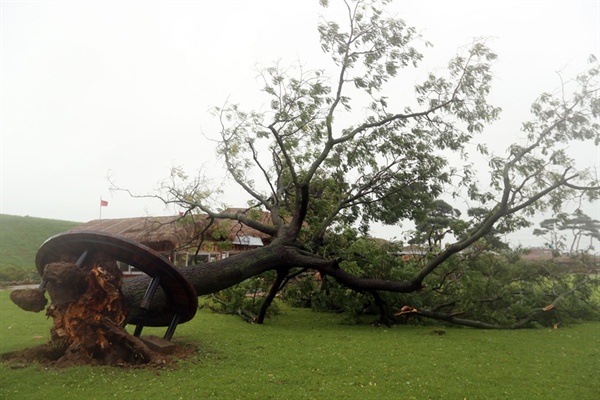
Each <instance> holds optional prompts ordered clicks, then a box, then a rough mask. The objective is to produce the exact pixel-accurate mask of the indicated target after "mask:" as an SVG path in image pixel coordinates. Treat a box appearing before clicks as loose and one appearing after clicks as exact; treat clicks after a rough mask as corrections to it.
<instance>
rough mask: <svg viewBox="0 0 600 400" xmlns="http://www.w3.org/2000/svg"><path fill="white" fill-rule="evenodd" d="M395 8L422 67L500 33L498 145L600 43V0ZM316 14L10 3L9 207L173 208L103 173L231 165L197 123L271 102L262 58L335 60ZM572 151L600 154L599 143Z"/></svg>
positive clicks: (5, 80)
mask: <svg viewBox="0 0 600 400" xmlns="http://www.w3.org/2000/svg"><path fill="white" fill-rule="evenodd" d="M331 1H332V2H335V0H331ZM393 8H394V10H396V11H397V14H398V16H399V17H401V18H403V19H404V20H405V21H406V22H407V23H408V24H409V25H412V26H415V27H417V28H418V29H419V31H421V33H422V34H423V36H424V37H425V39H427V40H429V41H431V42H432V43H433V45H434V47H433V48H432V49H429V50H427V52H426V56H427V58H426V60H425V61H424V62H423V63H422V68H424V70H425V69H435V68H440V67H443V66H444V64H445V62H446V61H447V60H448V59H449V58H450V57H452V55H454V54H455V53H456V51H457V49H458V48H459V47H461V46H463V45H466V44H468V43H469V42H470V41H471V40H472V38H473V37H482V36H484V37H491V38H492V40H491V41H490V42H489V44H490V46H491V47H492V48H493V49H494V50H495V51H496V52H497V53H498V55H499V57H500V59H499V62H498V63H497V65H496V68H495V72H496V76H497V79H496V84H495V88H496V89H495V90H494V92H493V94H492V100H493V102H494V104H495V105H499V106H501V107H502V108H503V109H504V112H503V114H502V120H501V121H500V122H499V123H497V124H495V125H494V126H493V127H491V128H490V129H489V130H488V131H487V132H486V134H485V136H484V138H485V140H486V141H489V143H491V144H492V145H493V146H495V145H496V144H498V146H502V147H503V146H504V145H505V144H507V143H510V142H512V141H514V140H518V139H519V137H520V133H519V127H520V124H521V122H523V121H525V120H527V119H528V118H529V114H528V111H529V105H530V104H531V102H532V101H533V100H535V98H536V97H537V95H539V94H540V93H541V92H543V91H549V90H553V89H555V88H556V87H557V86H558V85H559V84H560V81H559V79H558V75H557V74H556V71H562V74H563V75H564V76H566V77H569V76H573V75H574V74H576V73H577V72H579V71H581V70H582V69H584V68H585V65H586V60H587V58H588V56H589V55H590V54H596V55H598V54H599V53H600V44H599V40H600V8H599V1H578V0H571V1H527V0H521V1H506V0H504V1H491V0H490V1H485V0H478V1H427V0H424V1H396V2H395V3H394V5H393ZM320 12H321V10H320V8H319V6H318V1H317V0H277V1H276V0H271V1H258V0H245V1H225V0H219V1H208V0H207V1H181V2H179V1H2V3H1V25H2V27H1V35H2V36H1V60H0V61H1V85H2V86H1V115H0V120H1V122H0V123H1V142H0V147H1V187H0V193H1V203H0V212H1V213H4V214H13V215H30V216H36V217H44V218H55V219H63V220H72V221H82V222H83V221H88V220H91V219H95V218H98V215H99V203H100V197H102V198H103V199H104V200H107V201H108V202H109V205H108V207H104V208H103V209H102V217H103V218H118V217H134V216H144V215H165V214H173V213H176V212H177V210H174V209H165V207H164V206H163V205H162V204H161V203H159V202H153V201H150V200H140V199H132V198H129V197H128V196H127V195H125V194H124V193H111V192H110V191H109V187H110V184H109V182H108V180H107V176H108V175H109V174H110V175H111V176H112V178H113V179H114V180H115V181H116V182H117V183H118V184H120V185H122V186H126V187H128V188H131V189H132V190H134V191H136V192H139V193H146V192H150V191H152V190H153V189H155V188H156V187H157V186H158V183H159V182H160V181H161V180H162V179H163V178H165V177H167V176H168V173H169V169H170V168H171V167H172V166H183V167H184V168H185V169H186V170H188V171H189V172H190V173H193V172H194V171H195V170H198V169H199V168H201V167H203V166H204V168H205V169H206V168H208V169H209V170H211V169H212V170H214V173H215V175H216V174H217V173H218V172H220V171H221V170H222V169H221V168H220V167H219V166H218V165H215V162H214V160H215V158H214V155H213V147H212V144H211V143H210V142H208V141H207V140H206V139H204V138H203V136H202V134H201V133H202V132H203V133H204V134H206V135H208V136H209V137H210V136H211V135H212V134H213V133H216V132H215V122H216V121H215V120H214V118H213V117H211V115H210V114H209V113H208V110H209V109H210V108H211V107H212V106H215V105H222V104H223V103H224V102H225V101H226V100H227V99H229V100H230V101H232V102H237V103H240V104H242V105H244V106H245V107H246V108H251V107H253V106H255V107H257V108H258V107H260V104H257V102H256V99H257V93H258V91H257V90H258V87H259V84H258V82H257V80H256V79H255V78H256V75H257V73H256V67H257V65H263V66H267V65H269V64H270V63H271V62H272V61H275V60H282V62H285V63H292V62H294V61H296V60H301V62H302V63H303V64H304V65H305V66H306V67H307V68H322V67H324V66H325V65H324V64H323V63H324V62H327V59H326V58H325V57H324V55H323V54H322V52H321V50H320V46H319V43H318V35H317V30H316V25H317V21H318V17H319V13H320ZM577 151H580V152H581V158H582V159H583V160H587V162H588V163H596V164H598V163H599V161H600V159H599V153H598V149H597V148H581V149H579V150H577ZM226 199H229V200H228V202H229V203H230V205H232V206H241V205H243V204H242V203H243V202H241V201H240V199H239V197H236V196H235V195H230V196H229V197H227V198H226ZM236 202H237V203H236ZM592 210H595V211H597V213H598V214H597V215H592V217H594V218H600V210H598V207H597V206H596V208H595V209H594V208H592ZM592 214H593V212H592ZM386 235H387V236H390V235H389V234H382V236H386ZM397 236H400V235H397ZM527 240H528V238H526V237H525V236H523V243H524V244H527Z"/></svg>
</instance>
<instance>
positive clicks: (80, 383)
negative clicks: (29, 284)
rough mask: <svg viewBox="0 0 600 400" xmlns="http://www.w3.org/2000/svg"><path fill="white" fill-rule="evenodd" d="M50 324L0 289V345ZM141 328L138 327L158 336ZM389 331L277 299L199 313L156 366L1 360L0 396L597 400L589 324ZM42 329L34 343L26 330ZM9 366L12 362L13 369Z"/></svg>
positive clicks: (593, 332)
mask: <svg viewBox="0 0 600 400" xmlns="http://www.w3.org/2000/svg"><path fill="white" fill-rule="evenodd" d="M49 327H50V321H48V320H46V318H45V317H44V315H43V314H33V313H27V312H23V311H21V310H19V309H18V308H17V307H16V306H14V305H13V304H12V303H11V302H10V300H9V299H8V292H6V291H2V292H0V336H1V337H0V353H5V352H8V351H12V350H16V349H21V348H26V347H31V346H34V345H36V344H40V343H42V342H45V341H46V340H47V337H48V330H49ZM156 329H157V328H154V329H148V328H146V329H145V330H144V334H149V333H156V334H160V335H162V333H163V332H164V330H163V329H159V330H156ZM432 329H433V328H432V327H417V326H408V327H404V326H397V327H394V328H392V329H387V328H375V327H372V326H349V325H341V324H340V323H339V320H338V318H337V316H335V315H331V314H321V313H315V312H311V311H310V310H304V309H290V308H287V307H282V314H281V315H279V316H277V317H275V318H274V319H273V320H269V321H267V323H266V324H265V325H263V326H258V325H250V324H247V323H245V322H243V321H242V320H241V319H239V318H237V317H232V316H225V315H218V314H213V313H211V312H209V311H206V310H201V311H199V313H198V315H197V316H196V318H194V319H193V320H192V321H190V322H188V323H186V324H183V325H181V326H180V327H178V329H177V332H176V333H175V340H176V341H177V342H180V343H194V344H196V345H197V346H198V351H197V352H196V353H195V354H194V355H192V356H191V357H189V358H187V359H185V360H183V361H180V362H178V365H177V366H176V367H173V366H169V367H165V368H163V369H150V370H145V369H120V368H113V367H72V368H65V369H53V368H46V367H42V366H39V365H30V366H20V365H16V366H15V365H14V364H10V363H6V364H0V398H6V399H83V398H85V399H108V398H119V399H122V398H127V399H190V398H198V399H200V398H214V399H572V400H575V399H577V400H579V399H596V398H598V394H599V393H600V374H599V372H600V323H585V324H582V325H575V326H572V327H566V328H561V329H558V330H556V331H554V330H548V329H535V330H521V331H482V330H472V329H458V328H446V334H445V335H443V336H438V335H433V334H432ZM39 336H42V339H39V338H37V337H39ZM15 367H17V368H15Z"/></svg>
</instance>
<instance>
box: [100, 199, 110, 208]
mask: <svg viewBox="0 0 600 400" xmlns="http://www.w3.org/2000/svg"><path fill="white" fill-rule="evenodd" d="M107 206H108V201H106V200H102V199H100V207H107Z"/></svg>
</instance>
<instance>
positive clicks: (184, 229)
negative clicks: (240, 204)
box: [71, 209, 271, 250]
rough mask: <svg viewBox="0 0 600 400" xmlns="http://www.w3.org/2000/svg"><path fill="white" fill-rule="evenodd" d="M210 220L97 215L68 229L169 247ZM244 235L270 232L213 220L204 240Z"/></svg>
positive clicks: (263, 218) (263, 217) (261, 217)
mask: <svg viewBox="0 0 600 400" xmlns="http://www.w3.org/2000/svg"><path fill="white" fill-rule="evenodd" d="M237 210H238V209H229V210H227V211H230V212H235V211H237ZM256 216H257V218H256V219H257V220H258V221H260V222H262V223H265V224H268V223H270V215H269V213H267V212H260V214H258V215H256ZM209 222H210V221H209V219H208V218H207V216H206V215H191V216H186V217H177V216H165V217H137V218H117V219H97V220H93V221H89V222H86V223H84V224H82V225H79V226H77V227H75V228H73V229H72V230H71V232H78V231H97V232H104V233H109V234H112V235H116V236H121V237H124V238H127V239H130V240H134V241H136V242H139V243H142V244H145V245H146V246H148V247H151V248H153V249H155V250H170V249H176V248H180V247H185V246H187V245H189V244H191V243H193V242H197V238H198V237H199V236H200V235H201V233H202V231H203V230H204V229H205V227H206V226H207V225H208V223H209ZM246 237H252V238H260V239H263V240H265V241H269V240H270V239H271V237H270V236H269V235H267V234H265V233H263V232H260V231H257V230H256V229H253V228H250V227H248V226H246V225H244V224H242V223H240V222H238V221H232V220H216V221H215V222H214V223H213V225H212V226H211V227H210V228H209V229H208V230H207V232H206V233H205V235H204V240H205V241H217V240H224V239H225V238H227V239H229V240H231V241H232V242H234V243H236V242H237V243H245V242H246V241H247V240H246V239H245V238H246Z"/></svg>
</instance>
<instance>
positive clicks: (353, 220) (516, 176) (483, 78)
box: [51, 0, 600, 328]
mask: <svg viewBox="0 0 600 400" xmlns="http://www.w3.org/2000/svg"><path fill="white" fill-rule="evenodd" d="M322 3H325V5H326V3H327V2H322ZM382 3H383V4H385V3H386V2H382ZM343 6H344V7H345V8H346V10H345V11H346V13H347V16H348V19H347V21H346V28H345V30H344V29H342V27H341V25H340V24H338V23H337V22H333V21H324V22H322V23H321V24H320V25H319V28H318V29H319V33H320V36H321V47H322V49H323V50H324V51H325V52H326V53H327V54H329V55H330V57H331V60H332V62H333V64H332V65H333V67H334V68H335V73H334V74H333V76H334V78H333V79H329V78H327V73H326V72H325V71H324V70H311V71H306V70H304V69H303V68H301V67H300V66H295V67H291V68H289V69H283V68H280V67H279V66H278V65H276V66H274V67H272V68H267V69H265V70H264V71H262V75H261V76H262V79H263V84H264V87H263V91H264V93H265V94H266V95H267V96H269V99H270V101H269V105H270V109H269V110H268V111H261V112H258V111H243V110H242V109H241V108H240V107H239V106H238V105H235V104H226V105H225V106H223V107H220V108H215V110H214V111H215V115H216V117H217V118H218V119H219V121H220V123H221V131H220V139H219V141H218V146H217V152H218V153H219V155H220V156H221V158H222V160H223V163H224V165H225V168H226V170H227V173H228V175H229V176H230V177H231V178H232V179H233V181H234V182H235V183H237V185H238V186H239V187H240V188H241V189H242V190H243V191H244V192H245V193H246V194H247V195H248V196H249V197H250V200H249V205H248V207H247V208H246V209H244V210H238V211H236V212H227V211H219V210H218V209H217V208H215V207H213V206H212V205H213V204H214V201H213V196H214V195H215V193H213V192H212V191H211V190H210V188H207V187H206V182H207V179H205V177H203V176H197V177H194V178H189V177H188V176H186V175H185V173H184V172H183V171H181V170H179V169H176V168H175V169H173V171H172V174H171V177H170V179H169V180H168V181H166V182H165V183H164V185H163V188H162V191H161V192H160V193H158V194H152V195H146V196H151V197H157V198H160V199H161V200H162V201H164V203H165V204H177V205H179V206H180V207H183V208H184V209H185V210H186V211H185V215H184V216H182V218H188V217H190V216H192V215H200V214H202V215H205V216H206V218H207V221H208V224H207V226H210V224H211V223H212V222H213V221H216V220H221V219H227V220H231V221H237V222H239V223H242V224H244V225H247V226H249V227H251V228H253V229H256V230H258V231H260V232H262V233H264V234H267V235H270V236H272V237H273V241H272V242H271V244H269V245H268V246H266V247H264V248H260V249H257V250H253V251H248V252H245V253H243V254H239V255H236V256H235V257H231V258H226V259H223V260H218V261H215V262H212V263H208V264H203V265H200V266H190V267H183V268H181V269H180V272H181V274H182V275H183V276H184V277H185V278H186V280H187V281H188V282H189V283H190V284H191V286H192V287H193V288H194V290H195V291H196V293H197V294H198V295H204V294H210V293H215V292H218V291H220V290H222V289H225V288H228V287H231V286H233V285H236V284H237V283H240V282H243V281H244V280H246V279H249V278H252V277H255V276H257V275H260V274H261V273H264V272H266V271H276V278H275V280H274V282H273V286H272V288H271V290H270V291H269V293H268V295H267V296H266V297H265V303H264V306H263V308H262V310H261V313H260V315H259V316H258V322H262V321H263V320H264V311H266V309H267V308H268V306H269V304H270V303H271V302H272V301H273V299H274V297H275V295H276V294H277V292H278V291H279V290H280V289H281V288H282V287H283V286H284V284H285V282H286V281H287V280H286V279H287V278H288V277H289V276H290V274H292V275H293V274H296V273H297V272H298V271H305V270H312V271H318V272H319V273H320V274H321V276H323V277H327V279H333V280H335V281H337V282H338V283H339V284H341V285H343V286H344V287H346V288H349V289H351V290H354V291H358V292H363V293H370V294H372V295H373V296H375V298H377V296H379V295H378V293H382V292H394V293H422V292H426V291H427V290H429V288H428V286H427V281H428V279H431V277H432V276H433V275H434V274H435V273H436V271H437V272H439V271H440V269H441V266H443V265H445V264H446V263H447V262H448V260H450V259H451V258H453V257H455V256H456V255H457V254H459V253H461V252H463V251H465V250H467V249H469V248H471V247H473V246H474V245H476V244H480V243H481V242H482V241H485V240H486V238H489V237H490V235H493V234H494V233H497V232H503V233H506V232H510V231H511V230H514V229H516V228H517V227H519V226H521V225H520V224H522V223H523V216H527V215H532V213H534V212H536V211H540V210H552V211H555V212H558V211H560V210H561V207H562V206H563V204H564V203H565V202H566V201H567V199H574V198H578V199H588V200H589V199H597V196H598V191H599V190H600V187H599V185H598V182H597V180H596V178H595V175H594V174H593V171H592V170H590V169H585V168H578V167H577V165H578V163H577V162H576V160H575V159H573V157H572V156H569V152H568V147H569V146H570V145H571V144H572V143H574V142H578V141H579V142H584V143H589V144H590V145H593V146H597V145H598V142H599V141H600V129H599V124H598V116H599V114H600V102H599V101H598V72H599V69H598V63H597V61H596V59H595V58H593V57H592V58H591V60H590V68H589V70H587V71H584V72H583V73H581V74H580V75H579V76H577V77H576V78H575V79H574V80H572V81H568V82H566V83H563V84H562V86H561V87H560V88H559V90H558V91H557V92H556V93H555V94H549V93H544V94H542V95H541V96H540V97H539V99H538V100H537V101H536V102H535V103H534V104H533V105H532V108H531V111H532V114H533V117H534V118H533V119H532V120H531V121H529V122H526V123H524V124H523V128H522V131H523V134H524V139H523V141H522V142H521V143H520V144H513V145H512V146H510V148H509V149H508V153H507V154H508V155H507V156H506V157H499V156H497V155H495V154H493V152H490V151H488V149H487V148H486V146H485V145H483V144H482V145H479V146H477V149H478V151H479V152H480V153H481V154H482V155H483V156H486V157H488V160H489V163H488V165H489V167H490V171H489V172H490V181H489V182H488V183H487V184H486V185H482V184H481V183H479V182H478V181H477V176H476V175H475V174H474V173H473V171H474V167H473V165H471V164H467V165H464V166H461V167H458V166H456V165H452V163H451V162H450V161H449V160H450V158H449V155H450V154H459V155H460V156H461V157H463V158H467V157H468V154H467V145H468V144H469V143H471V142H472V141H473V140H474V138H475V137H476V135H477V134H478V133H480V132H482V131H483V130H484V129H485V128H486V126H487V125H488V124H490V123H492V122H493V121H494V120H496V119H497V118H498V116H499V114H500V109H499V108H498V107H495V106H492V105H490V104H489V103H488V102H487V96H488V94H489V93H490V90H491V82H492V78H493V74H492V65H493V62H494V61H495V59H496V55H495V54H494V53H493V52H492V50H491V49H490V48H488V47H487V45H486V43H485V41H476V42H474V43H473V44H472V45H471V46H469V47H468V48H467V49H466V50H464V51H463V53H461V54H459V55H457V56H456V57H455V58H453V59H452V60H450V61H449V63H448V67H447V70H445V71H442V72H440V73H438V74H437V75H436V74H433V73H431V74H429V75H428V77H427V78H426V80H425V81H424V82H423V83H421V84H418V85H416V86H415V93H416V99H414V100H412V101H408V100H406V99H405V98H403V97H402V96H397V95H396V94H390V92H389V86H390V85H393V84H394V82H397V79H398V75H399V73H400V72H401V71H403V70H404V69H406V68H407V67H409V66H415V67H416V66H417V65H418V63H419V61H420V60H421V58H422V55H421V53H420V52H419V50H418V48H417V46H418V45H419V43H420V40H421V39H420V36H419V35H418V34H417V33H416V30H415V29H414V28H410V27H407V25H406V24H405V23H404V21H402V20H399V19H397V18H392V17H388V16H387V15H386V14H385V12H384V10H382V9H381V8H380V5H379V4H378V3H377V2H372V1H361V0H358V1H344V2H343ZM403 102H404V104H403ZM353 110H359V111H353ZM114 189H115V190H124V189H120V188H118V187H116V186H115V188H114ZM126 191H127V190H126ZM447 194H454V195H456V194H461V195H462V196H464V197H465V198H468V200H469V201H470V202H471V203H473V204H478V205H479V206H480V207H481V208H480V210H484V211H483V212H479V213H477V215H476V216H473V218H472V219H471V220H469V221H464V223H463V224H462V225H461V227H460V228H458V227H453V228H452V229H451V231H450V233H451V234H452V236H453V237H454V238H456V240H455V241H454V242H453V243H449V244H447V245H446V246H444V247H442V248H439V249H438V251H437V252H436V253H435V254H434V255H433V256H431V257H429V258H428V259H426V260H425V262H424V263H423V264H422V265H421V266H420V267H419V268H418V269H416V270H414V271H413V273H412V274H411V275H410V276H403V277H401V278H400V279H390V278H389V277H378V276H359V275H358V274H356V273H353V271H352V268H348V266H350V265H349V264H348V263H344V260H343V259H342V258H340V252H339V251H336V250H335V247H336V246H347V245H348V243H349V242H350V241H352V240H355V239H356V238H357V237H359V236H360V235H366V234H367V233H368V231H369V227H370V225H371V224H372V223H373V222H381V223H384V224H397V223H399V222H400V221H402V220H419V221H422V220H423V217H424V213H426V212H427V210H429V209H430V208H431V206H432V205H433V204H435V202H436V201H437V200H438V199H440V198H441V197H443V196H444V195H447ZM132 195H134V196H137V195H135V194H132ZM256 210H266V211H268V213H269V215H270V221H269V223H265V222H263V221H260V220H259V219H258V218H256V216H255V211H256ZM528 213H529V214H528ZM197 239H198V240H200V241H201V240H202V234H201V235H200V237H199V238H197ZM436 240H437V239H436ZM350 267H351V266H350ZM148 283H149V278H145V277H137V278H133V279H129V280H127V281H125V282H123V283H122V286H121V287H120V290H121V292H122V296H123V299H124V304H125V307H126V309H127V310H128V314H127V316H126V317H125V319H124V320H123V321H124V322H127V321H131V320H133V319H135V317H136V315H137V313H138V308H139V307H138V305H139V303H140V299H141V298H142V297H143V295H144V293H145V291H146V288H147V287H148ZM569 290H571V289H569ZM51 297H52V295H51ZM52 300H53V301H54V299H52ZM162 301H164V293H162V292H161V291H160V290H159V291H158V292H157V293H156V295H155V296H154V300H153V303H152V306H151V308H152V307H155V308H157V307H161V304H162V303H161V302H162ZM379 304H382V303H381V302H379ZM406 306H407V307H411V305H410V304H407V305H406ZM382 307H383V305H382ZM409 309H410V308H409ZM414 310H416V311H412V312H414V313H416V312H419V313H420V314H421V315H423V316H427V317H431V318H438V319H441V320H444V321H447V322H450V323H462V324H463V325H470V326H474V327H484V328H490V327H496V326H495V325H494V324H491V323H487V322H483V321H480V322H476V321H475V322H468V321H467V322H465V320H464V319H459V318H457V317H456V316H453V315H450V314H448V313H446V314H444V313H442V312H439V311H426V310H425V309H421V308H420V309H416V308H415V309H414ZM400 312H401V311H400ZM59 319H60V318H59ZM532 320H533V319H529V320H528V321H527V322H531V321H532ZM526 325H527V324H526V323H524V324H520V325H515V326H514V327H515V328H516V327H521V326H526Z"/></svg>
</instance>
